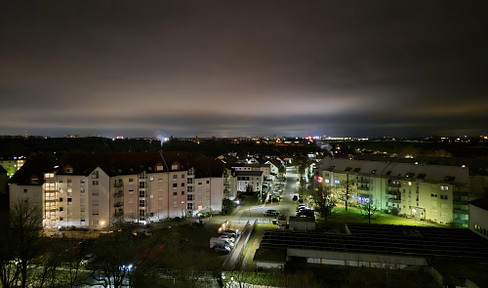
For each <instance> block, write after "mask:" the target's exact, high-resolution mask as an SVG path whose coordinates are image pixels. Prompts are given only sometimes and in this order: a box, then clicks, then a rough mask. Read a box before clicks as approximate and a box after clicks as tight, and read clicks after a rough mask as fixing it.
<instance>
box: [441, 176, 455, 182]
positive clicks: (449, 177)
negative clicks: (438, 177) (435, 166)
mask: <svg viewBox="0 0 488 288" xmlns="http://www.w3.org/2000/svg"><path fill="white" fill-rule="evenodd" d="M454 178H455V177H453V176H446V178H444V181H446V182H452V181H454Z"/></svg>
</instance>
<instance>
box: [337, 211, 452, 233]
mask: <svg viewBox="0 0 488 288" xmlns="http://www.w3.org/2000/svg"><path fill="white" fill-rule="evenodd" d="M375 218H376V219H371V224H387V225H409V226H429V227H446V226H442V225H438V224H434V223H430V222H425V221H419V220H414V219H407V218H403V217H400V216H394V215H391V214H386V213H384V212H382V211H379V212H377V213H376V217H375ZM344 223H368V219H367V218H366V217H365V216H363V215H361V213H360V211H359V209H358V208H356V207H348V209H347V211H346V210H345V208H344V206H337V207H336V208H335V209H334V214H333V215H331V216H330V217H329V219H328V225H329V226H331V227H332V228H333V229H338V230H343V229H344Z"/></svg>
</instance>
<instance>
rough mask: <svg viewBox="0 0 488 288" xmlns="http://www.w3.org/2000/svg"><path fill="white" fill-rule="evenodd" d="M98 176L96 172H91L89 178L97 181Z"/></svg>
mask: <svg viewBox="0 0 488 288" xmlns="http://www.w3.org/2000/svg"><path fill="white" fill-rule="evenodd" d="M98 177H99V175H98V171H93V173H92V175H91V178H92V179H98Z"/></svg>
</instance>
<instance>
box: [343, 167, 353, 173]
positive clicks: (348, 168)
mask: <svg viewBox="0 0 488 288" xmlns="http://www.w3.org/2000/svg"><path fill="white" fill-rule="evenodd" d="M351 170H352V167H346V169H344V171H346V172H347V171H351Z"/></svg>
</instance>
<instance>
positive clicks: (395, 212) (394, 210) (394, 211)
mask: <svg viewBox="0 0 488 288" xmlns="http://www.w3.org/2000/svg"><path fill="white" fill-rule="evenodd" d="M398 213H399V211H398V208H393V209H391V214H392V215H393V216H398Z"/></svg>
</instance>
